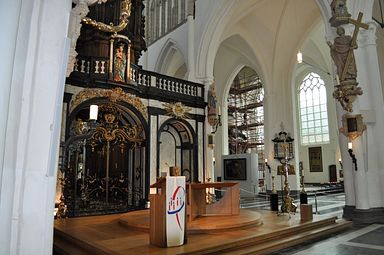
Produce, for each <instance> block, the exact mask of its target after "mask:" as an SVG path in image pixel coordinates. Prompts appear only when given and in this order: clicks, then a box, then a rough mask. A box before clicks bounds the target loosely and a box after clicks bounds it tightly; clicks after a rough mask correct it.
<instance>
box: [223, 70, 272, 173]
mask: <svg viewBox="0 0 384 255" xmlns="http://www.w3.org/2000/svg"><path fill="white" fill-rule="evenodd" d="M263 100H264V88H263V83H262V81H261V79H260V77H259V76H258V75H257V73H256V72H255V71H254V70H252V69H250V68H248V67H244V68H243V69H241V70H240V72H239V73H238V74H237V76H236V77H235V79H234V81H233V83H232V85H231V88H230V90H229V95H228V137H229V151H230V154H240V153H247V152H253V153H257V154H258V159H259V161H258V162H259V167H258V168H259V173H260V175H261V176H259V179H265V174H264V108H263Z"/></svg>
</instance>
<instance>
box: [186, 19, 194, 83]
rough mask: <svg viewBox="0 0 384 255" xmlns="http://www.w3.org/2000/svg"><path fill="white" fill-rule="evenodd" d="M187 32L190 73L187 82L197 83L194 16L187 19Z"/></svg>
mask: <svg viewBox="0 0 384 255" xmlns="http://www.w3.org/2000/svg"><path fill="white" fill-rule="evenodd" d="M187 26H188V28H187V30H188V42H187V44H188V56H187V58H188V59H187V64H188V73H187V74H186V75H187V80H189V81H195V80H196V74H195V20H194V19H193V16H191V15H189V16H188V17H187Z"/></svg>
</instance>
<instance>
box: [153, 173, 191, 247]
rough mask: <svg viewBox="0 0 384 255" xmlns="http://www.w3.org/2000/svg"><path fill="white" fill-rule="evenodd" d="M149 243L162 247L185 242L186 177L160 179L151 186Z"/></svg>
mask: <svg viewBox="0 0 384 255" xmlns="http://www.w3.org/2000/svg"><path fill="white" fill-rule="evenodd" d="M150 187H151V188H156V194H150V195H149V201H150V204H151V206H150V216H149V241H150V243H151V244H153V245H156V246H160V247H172V246H179V245H182V244H184V242H185V239H186V238H185V237H186V235H185V233H186V224H185V222H186V219H185V218H186V217H185V214H186V210H185V207H186V201H185V199H186V194H185V193H186V192H185V177H184V176H182V177H170V176H167V177H165V178H160V179H159V180H158V181H157V182H156V183H154V184H152V185H151V186H150Z"/></svg>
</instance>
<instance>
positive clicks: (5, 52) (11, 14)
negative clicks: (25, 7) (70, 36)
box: [0, 0, 21, 254]
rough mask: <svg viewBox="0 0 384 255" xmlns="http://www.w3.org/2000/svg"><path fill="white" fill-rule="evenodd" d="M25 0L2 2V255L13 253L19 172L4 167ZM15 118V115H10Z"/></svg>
mask: <svg viewBox="0 0 384 255" xmlns="http://www.w3.org/2000/svg"><path fill="white" fill-rule="evenodd" d="M20 9H21V0H9V1H1V2H0V31H2V35H1V37H2V39H1V40H0V51H1V52H2V58H1V61H0V70H2V75H0V84H1V93H0V226H1V228H0V254H11V252H10V247H11V238H12V237H11V233H12V205H13V202H12V199H13V190H14V182H15V178H16V176H15V171H11V170H8V171H7V170H6V169H4V162H5V161H7V159H6V158H4V156H5V149H6V148H5V144H6V139H7V135H8V133H9V131H7V127H8V126H9V123H8V116H9V107H10V106H9V103H10V93H11V88H12V76H13V74H12V69H13V65H14V61H15V49H16V40H17V31H18V30H17V28H18V27H19V17H20V12H21V10H20ZM10 117H14V116H10Z"/></svg>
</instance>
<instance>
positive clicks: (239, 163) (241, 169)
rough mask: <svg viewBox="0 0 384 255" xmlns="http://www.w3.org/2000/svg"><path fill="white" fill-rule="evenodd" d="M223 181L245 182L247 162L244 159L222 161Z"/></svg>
mask: <svg viewBox="0 0 384 255" xmlns="http://www.w3.org/2000/svg"><path fill="white" fill-rule="evenodd" d="M224 180H233V181H246V180H247V160H246V159H245V158H234V159H224Z"/></svg>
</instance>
